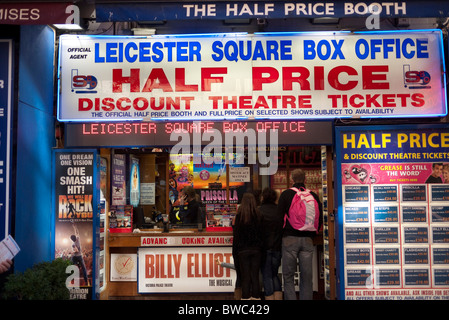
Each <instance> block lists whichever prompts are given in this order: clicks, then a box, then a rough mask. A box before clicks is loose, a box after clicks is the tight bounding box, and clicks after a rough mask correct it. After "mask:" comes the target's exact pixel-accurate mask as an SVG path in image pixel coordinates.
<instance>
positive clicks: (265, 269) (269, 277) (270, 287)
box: [262, 250, 282, 296]
mask: <svg viewBox="0 0 449 320" xmlns="http://www.w3.org/2000/svg"><path fill="white" fill-rule="evenodd" d="M280 265H281V252H280V251H272V250H268V251H266V252H265V261H264V263H263V266H262V275H263V289H264V292H265V295H266V296H271V295H272V294H273V293H274V292H275V291H282V287H281V280H280V279H279V276H278V273H279V266H280Z"/></svg>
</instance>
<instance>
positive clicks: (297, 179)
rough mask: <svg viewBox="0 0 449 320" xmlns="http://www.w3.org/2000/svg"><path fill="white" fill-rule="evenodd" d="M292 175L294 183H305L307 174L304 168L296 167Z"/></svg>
mask: <svg viewBox="0 0 449 320" xmlns="http://www.w3.org/2000/svg"><path fill="white" fill-rule="evenodd" d="M291 177H292V180H293V182H294V183H304V181H305V180H306V174H305V172H304V170H302V169H295V170H293V171H292V173H291Z"/></svg>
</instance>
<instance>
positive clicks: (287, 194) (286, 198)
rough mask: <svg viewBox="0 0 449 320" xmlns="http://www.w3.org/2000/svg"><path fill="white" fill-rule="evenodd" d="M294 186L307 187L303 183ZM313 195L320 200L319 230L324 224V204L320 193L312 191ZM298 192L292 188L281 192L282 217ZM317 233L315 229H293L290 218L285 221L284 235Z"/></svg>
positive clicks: (280, 210) (279, 207) (280, 213)
mask: <svg viewBox="0 0 449 320" xmlns="http://www.w3.org/2000/svg"><path fill="white" fill-rule="evenodd" d="M293 187H295V188H298V189H299V188H301V187H302V188H305V185H304V184H303V183H295V184H294V185H293ZM310 193H311V194H312V195H313V197H314V198H315V200H316V201H317V202H318V207H319V209H320V222H319V226H318V230H320V229H321V226H322V224H323V206H322V204H321V202H320V198H319V197H318V195H317V194H316V193H314V192H312V191H311V192H310ZM295 194H296V192H295V191H294V190H291V189H287V190H284V192H282V193H281V196H280V197H279V201H278V211H279V215H281V216H282V217H284V215H286V214H288V210H289V209H290V205H291V203H292V200H293V197H294V196H295ZM315 235H316V232H314V231H299V230H295V229H293V227H292V226H291V225H290V223H289V222H288V220H287V221H286V223H285V227H284V232H283V236H284V237H285V236H296V237H313V236H315Z"/></svg>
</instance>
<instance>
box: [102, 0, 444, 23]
mask: <svg viewBox="0 0 449 320" xmlns="http://www.w3.org/2000/svg"><path fill="white" fill-rule="evenodd" d="M95 7H96V16H97V17H96V19H97V21H98V22H107V21H164V20H186V19H219V20H223V19H248V18H262V19H266V18H271V19H285V18H344V17H368V16H370V15H372V14H379V15H380V16H381V17H389V18H401V17H402V18H404V17H407V18H411V17H415V18H418V17H421V18H423V17H447V16H449V2H448V1H445V0H431V1H426V3H425V5H423V3H422V1H413V0H412V1H410V0H409V1H388V2H382V1H343V0H336V1H326V2H321V1H320V2H316V1H304V2H297V1H215V2H214V1H211V2H204V1H196V2H195V1H192V2H184V1H182V2H145V3H142V2H140V3H97V4H96V6H95Z"/></svg>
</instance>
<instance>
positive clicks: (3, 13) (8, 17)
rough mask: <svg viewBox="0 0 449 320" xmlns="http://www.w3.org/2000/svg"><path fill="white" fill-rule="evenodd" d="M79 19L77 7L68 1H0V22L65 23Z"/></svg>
mask: <svg viewBox="0 0 449 320" xmlns="http://www.w3.org/2000/svg"><path fill="white" fill-rule="evenodd" d="M74 21H79V9H78V7H77V6H75V5H73V4H72V3H70V2H51V3H42V2H29V3H26V2H25V3H0V24H20V25H22V24H23V25H28V24H29V25H31V24H39V25H45V24H65V23H68V24H70V23H74Z"/></svg>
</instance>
